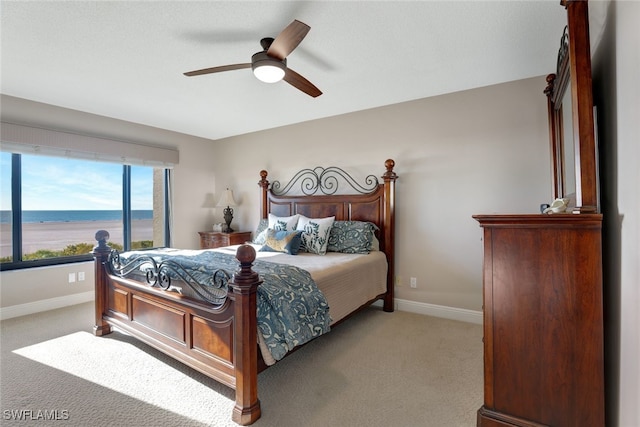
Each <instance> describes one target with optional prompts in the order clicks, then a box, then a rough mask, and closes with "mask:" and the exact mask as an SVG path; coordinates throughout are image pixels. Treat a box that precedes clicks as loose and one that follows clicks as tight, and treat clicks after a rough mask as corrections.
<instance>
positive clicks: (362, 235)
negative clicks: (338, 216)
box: [327, 221, 378, 254]
mask: <svg viewBox="0 0 640 427" xmlns="http://www.w3.org/2000/svg"><path fill="white" fill-rule="evenodd" d="M376 230H378V227H377V226H376V225H375V224H373V223H371V222H364V221H336V222H334V223H333V227H332V228H331V232H330V233H329V243H328V245H327V251H329V252H342V253H346V254H368V253H369V252H371V250H372V243H373V240H374V237H375V232H376Z"/></svg>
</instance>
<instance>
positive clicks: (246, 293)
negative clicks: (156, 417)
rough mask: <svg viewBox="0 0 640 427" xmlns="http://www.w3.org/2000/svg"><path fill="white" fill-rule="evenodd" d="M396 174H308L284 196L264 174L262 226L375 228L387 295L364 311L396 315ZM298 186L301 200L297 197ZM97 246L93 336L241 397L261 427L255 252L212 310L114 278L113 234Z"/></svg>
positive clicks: (238, 414) (243, 408) (247, 419)
mask: <svg viewBox="0 0 640 427" xmlns="http://www.w3.org/2000/svg"><path fill="white" fill-rule="evenodd" d="M394 166H395V162H394V161H393V160H390V159H389V160H387V161H386V162H385V168H386V171H385V172H384V174H383V175H382V180H381V181H380V180H378V178H377V177H376V176H375V175H369V176H367V177H366V178H365V180H364V185H361V184H359V183H358V182H357V181H355V180H354V179H353V178H352V177H351V176H350V175H348V174H346V172H344V171H343V170H342V169H339V168H334V167H331V168H326V169H324V168H315V169H304V170H302V171H300V172H299V173H298V174H296V175H295V176H294V177H293V178H292V179H291V181H289V183H288V184H287V185H285V186H284V187H282V188H281V185H280V183H279V182H278V181H275V182H273V184H270V183H269V181H268V180H267V176H268V174H267V172H266V171H264V170H263V171H261V172H260V178H261V179H260V182H259V183H258V185H259V186H260V188H261V204H262V207H261V211H262V218H267V217H268V214H269V213H272V214H274V215H277V216H290V215H294V214H302V215H305V216H307V217H309V218H320V217H328V216H335V219H336V221H347V220H352V221H369V222H372V223H374V224H375V225H376V226H377V227H378V228H379V231H378V233H377V234H376V237H377V238H378V240H379V247H380V251H383V252H384V253H385V255H386V258H387V262H388V268H387V280H386V292H384V293H382V294H380V295H378V296H377V297H375V298H374V299H372V300H370V301H366V302H363V304H362V306H361V307H360V308H363V307H366V306H368V305H370V304H371V303H373V302H375V301H376V300H379V299H381V300H383V309H384V311H388V312H391V311H393V310H394V280H393V278H394V216H395V215H394V209H395V206H394V205H395V181H396V179H397V175H396V173H395V172H394V171H393V168H394ZM343 184H347V186H349V187H351V188H350V189H349V192H350V194H344V189H338V186H339V185H343ZM294 185H298V186H299V190H300V193H301V195H299V194H292V188H293V186H294ZM353 191H355V194H354V193H353ZM96 240H98V245H97V246H96V247H95V248H94V251H93V254H94V258H95V277H96V283H95V287H96V293H95V326H94V328H93V330H94V334H95V335H97V336H102V335H105V334H108V333H110V332H111V328H112V327H116V328H118V329H121V330H123V331H125V332H126V333H128V334H130V335H132V336H134V337H136V338H137V339H139V340H141V341H143V342H145V343H147V344H149V345H151V346H152V347H155V348H156V349H158V350H160V351H162V352H164V353H165V354H167V355H169V356H171V357H173V358H175V359H176V360H179V361H181V362H182V363H184V364H185V365H187V366H189V367H191V368H193V369H196V370H198V371H200V372H202V373H204V374H205V375H207V376H209V377H211V378H213V379H215V380H217V381H219V382H220V383H222V384H225V385H227V386H229V387H231V388H233V389H235V393H236V402H235V406H234V409H233V413H232V419H233V421H235V422H236V423H238V424H241V425H248V424H252V423H253V422H255V421H256V420H257V419H258V418H259V417H260V401H259V400H258V387H257V386H258V373H259V372H260V371H261V370H263V369H265V368H266V367H267V365H266V364H265V363H264V361H263V358H262V356H261V354H260V350H259V347H258V344H257V342H258V338H257V333H258V332H257V315H256V292H257V289H258V287H259V286H260V284H261V281H260V277H259V275H258V274H257V273H256V272H255V271H253V270H252V263H253V262H254V260H255V256H256V252H255V249H254V248H253V247H252V246H249V245H242V246H240V247H239V248H238V250H237V253H236V258H237V260H238V261H239V264H240V266H239V268H238V270H237V271H236V272H235V273H234V274H233V276H232V278H231V279H230V281H229V284H228V285H229V286H228V289H229V292H228V294H227V295H226V297H225V299H224V302H223V303H221V304H218V305H213V304H210V303H208V302H206V301H200V300H196V299H194V298H189V297H186V296H183V295H180V294H177V293H174V292H167V291H165V290H163V289H161V288H158V287H151V286H149V284H148V283H145V282H142V281H136V280H133V279H131V278H126V277H124V276H119V275H117V274H114V273H112V269H111V268H110V264H109V259H110V255H111V253H112V250H111V248H110V247H109V245H108V244H107V240H108V233H107V232H104V231H99V232H98V233H96ZM356 311H357V310H356Z"/></svg>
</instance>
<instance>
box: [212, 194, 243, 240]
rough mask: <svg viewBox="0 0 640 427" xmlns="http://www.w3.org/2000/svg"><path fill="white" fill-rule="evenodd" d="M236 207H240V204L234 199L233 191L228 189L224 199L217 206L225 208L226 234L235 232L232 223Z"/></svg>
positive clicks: (224, 230) (221, 198)
mask: <svg viewBox="0 0 640 427" xmlns="http://www.w3.org/2000/svg"><path fill="white" fill-rule="evenodd" d="M235 206H238V204H237V203H236V201H235V200H234V198H233V191H231V190H229V189H228V188H227V189H226V190H225V192H224V194H223V195H222V197H220V200H219V201H218V205H217V207H219V208H224V211H223V213H224V222H225V223H226V225H225V227H224V228H223V229H222V231H223V232H225V233H232V232H233V229H232V228H231V221H233V207H235Z"/></svg>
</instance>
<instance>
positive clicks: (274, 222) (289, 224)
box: [267, 214, 300, 231]
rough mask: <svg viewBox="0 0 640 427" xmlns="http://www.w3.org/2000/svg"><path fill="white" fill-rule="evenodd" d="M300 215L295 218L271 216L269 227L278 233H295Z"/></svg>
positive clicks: (294, 216)
mask: <svg viewBox="0 0 640 427" xmlns="http://www.w3.org/2000/svg"><path fill="white" fill-rule="evenodd" d="M299 217H300V215H297V214H296V215H293V216H275V215H274V214H269V227H267V228H271V229H272V230H276V231H295V230H296V225H297V224H298V218H299Z"/></svg>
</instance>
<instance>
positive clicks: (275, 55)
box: [184, 19, 322, 98]
mask: <svg viewBox="0 0 640 427" xmlns="http://www.w3.org/2000/svg"><path fill="white" fill-rule="evenodd" d="M310 29H311V27H309V26H308V25H307V24H305V23H304V22H300V21H298V20H297V19H296V20H294V21H293V22H292V23H291V24H289V25H288V26H287V27H286V28H285V29H284V30H282V32H281V33H280V34H278V37H276V38H275V39H273V38H271V37H265V38H263V39H262V40H260V45H261V46H262V49H264V50H262V51H260V52H257V53H255V54H253V56H252V57H251V62H248V63H244V64H231V65H223V66H220V67H212V68H204V69H202V70H195V71H188V72H186V73H184V75H185V76H188V77H192V76H200V75H202V74H211V73H220V72H222V71H232V70H240V69H242V68H251V69H252V70H253V74H254V75H255V76H256V77H257V78H258V80H261V81H263V82H266V83H275V82H278V81H280V80H284V81H285V82H287V83H289V84H290V85H291V86H293V87H295V88H297V89H299V90H301V91H302V92H304V93H306V94H307V95H309V96H312V97H314V98H315V97H318V96H320V95H322V92H321V91H320V89H318V88H317V87H315V86H314V85H313V83H311V82H310V81H309V80H307V79H305V78H304V77H302V76H301V75H300V74H298V73H296V72H295V71H293V70H292V69H291V68H289V67H287V56H288V55H289V54H290V53H291V52H292V51H293V50H294V49H295V48H296V47H297V46H298V45H299V44H300V42H301V41H302V39H304V38H305V36H306V35H307V33H308V32H309V30H310Z"/></svg>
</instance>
